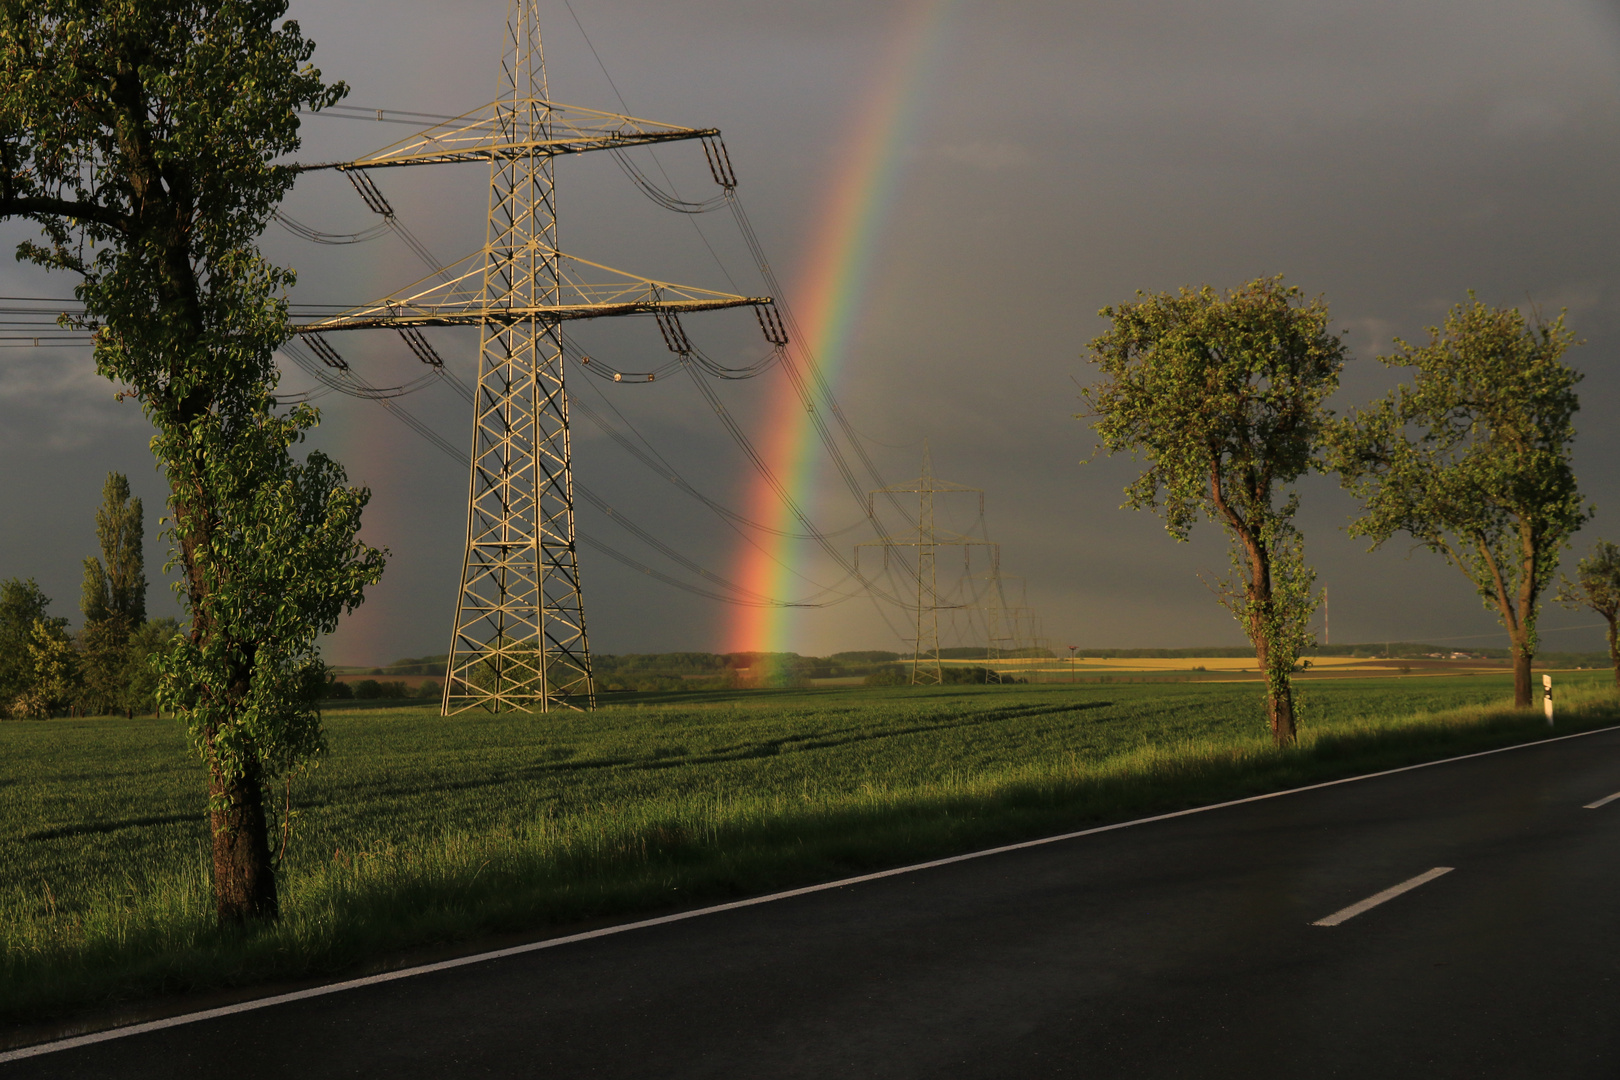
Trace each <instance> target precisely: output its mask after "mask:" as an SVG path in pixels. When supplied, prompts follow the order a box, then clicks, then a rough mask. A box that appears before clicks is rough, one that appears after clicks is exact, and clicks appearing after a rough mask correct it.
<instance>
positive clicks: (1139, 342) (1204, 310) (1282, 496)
mask: <svg viewBox="0 0 1620 1080" xmlns="http://www.w3.org/2000/svg"><path fill="white" fill-rule="evenodd" d="M1101 314H1102V316H1103V317H1104V318H1106V319H1109V320H1111V323H1112V325H1111V327H1110V329H1109V330H1108V332H1107V333H1105V334H1103V335H1101V336H1100V337H1098V338H1097V339H1096V340H1095V341H1093V342H1092V343H1091V349H1092V355H1091V359H1092V362H1093V363H1095V364H1097V365H1098V367H1099V368H1101V369H1102V373H1103V379H1102V381H1101V382H1099V383H1096V384H1094V385H1092V386H1090V387H1088V388H1087V389H1086V390H1085V392H1084V399H1085V401H1086V404H1087V405H1088V406H1089V412H1088V413H1087V414H1083V415H1084V416H1087V417H1088V418H1089V419H1091V421H1092V426H1093V428H1094V429H1095V430H1096V432H1097V434H1098V436H1099V438H1100V439H1101V443H1102V446H1103V448H1105V449H1106V450H1107V451H1108V453H1110V454H1113V453H1118V452H1122V451H1126V450H1129V451H1131V452H1132V453H1133V454H1134V455H1135V456H1136V457H1138V458H1139V459H1142V460H1145V461H1146V462H1147V468H1146V469H1145V470H1144V471H1143V472H1142V473H1141V475H1140V476H1138V477H1137V478H1136V479H1135V480H1134V481H1132V482H1131V483H1130V484H1129V485H1128V486H1127V487H1126V489H1125V496H1126V502H1125V505H1126V506H1128V507H1131V508H1133V509H1138V510H1154V511H1156V512H1158V513H1160V514H1161V515H1162V516H1163V517H1164V520H1165V528H1166V529H1168V530H1169V532H1170V534H1171V535H1172V536H1174V537H1175V538H1176V539H1177V540H1186V539H1187V535H1188V533H1189V531H1190V530H1191V529H1192V527H1193V525H1194V524H1196V523H1197V522H1198V521H1199V520H1201V519H1203V518H1205V517H1207V518H1209V519H1210V520H1212V521H1215V522H1217V523H1218V524H1220V525H1221V527H1222V528H1223V529H1224V530H1225V531H1226V533H1227V536H1228V538H1229V539H1230V541H1231V550H1232V564H1233V573H1232V576H1231V577H1230V578H1228V579H1227V580H1226V581H1225V582H1223V583H1221V584H1219V585H1218V586H1217V587H1216V592H1217V594H1218V595H1220V597H1221V599H1222V602H1223V603H1225V604H1226V606H1227V607H1228V609H1229V610H1231V612H1232V614H1233V615H1234V616H1235V617H1236V618H1237V620H1238V622H1239V623H1240V624H1241V625H1242V626H1243V628H1244V631H1245V632H1246V633H1247V634H1248V636H1249V640H1250V641H1251V642H1252V643H1253V644H1254V647H1255V654H1256V658H1257V659H1258V661H1259V663H1260V665H1261V667H1262V669H1263V670H1264V671H1265V672H1266V674H1267V683H1268V707H1269V712H1270V717H1271V725H1272V733H1273V736H1274V737H1275V738H1276V740H1277V741H1278V742H1279V743H1288V742H1292V741H1293V739H1294V728H1295V721H1294V705H1293V695H1292V682H1291V673H1292V671H1293V669H1294V667H1295V665H1296V663H1297V662H1298V661H1299V657H1300V653H1301V650H1303V649H1304V648H1305V647H1307V646H1308V645H1310V644H1311V643H1312V641H1313V638H1312V637H1311V634H1310V629H1309V623H1310V616H1311V613H1312V611H1313V610H1314V609H1315V606H1316V603H1317V600H1316V597H1315V596H1314V594H1313V592H1312V586H1313V582H1314V580H1315V578H1314V574H1313V573H1312V571H1311V570H1310V568H1309V567H1308V566H1307V565H1306V564H1305V560H1304V547H1303V539H1302V537H1301V536H1300V534H1299V532H1298V530H1297V529H1296V528H1295V527H1294V525H1293V517H1294V514H1295V512H1296V510H1297V508H1298V497H1297V495H1295V494H1292V493H1290V492H1288V491H1287V486H1288V485H1289V484H1292V483H1293V482H1294V481H1295V480H1297V479H1299V477H1301V476H1303V475H1304V474H1305V473H1306V472H1308V471H1310V470H1311V469H1312V468H1314V467H1315V465H1316V460H1317V453H1318V449H1319V446H1320V442H1321V438H1322V435H1323V431H1324V429H1325V425H1326V423H1327V419H1328V415H1329V414H1328V412H1327V410H1326V408H1325V406H1324V404H1323V403H1324V402H1325V400H1326V399H1327V397H1328V396H1329V395H1330V394H1332V393H1333V391H1334V390H1335V389H1336V388H1337V387H1338V381H1339V371H1340V369H1341V368H1342V367H1343V364H1344V347H1343V345H1342V344H1341V342H1340V341H1339V339H1338V338H1337V337H1336V336H1334V335H1333V334H1332V333H1331V332H1330V331H1329V329H1328V322H1329V315H1328V308H1327V304H1326V303H1325V302H1324V301H1322V300H1321V299H1317V300H1313V301H1306V300H1305V299H1304V298H1303V297H1302V296H1301V294H1300V291H1299V289H1297V288H1295V287H1292V286H1288V285H1285V284H1284V283H1283V280H1282V278H1280V277H1278V278H1262V279H1260V280H1257V281H1253V282H1250V283H1249V284H1247V285H1245V286H1243V287H1242V288H1239V289H1236V290H1233V291H1232V292H1229V293H1225V294H1220V293H1217V292H1215V291H1214V290H1213V289H1211V288H1210V287H1208V286H1205V287H1204V288H1202V289H1200V290H1198V291H1196V292H1194V291H1192V290H1189V289H1182V290H1181V291H1180V292H1179V293H1176V294H1171V293H1161V294H1159V295H1156V296H1151V295H1148V294H1145V293H1138V294H1137V300H1136V301H1135V302H1134V303H1128V304H1121V305H1119V306H1118V307H1109V308H1104V309H1103V310H1102V312H1101Z"/></svg>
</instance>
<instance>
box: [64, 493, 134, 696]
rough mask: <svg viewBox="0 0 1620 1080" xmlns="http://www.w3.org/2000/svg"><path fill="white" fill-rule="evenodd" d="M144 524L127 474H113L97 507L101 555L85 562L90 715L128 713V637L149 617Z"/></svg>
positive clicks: (82, 639)
mask: <svg viewBox="0 0 1620 1080" xmlns="http://www.w3.org/2000/svg"><path fill="white" fill-rule="evenodd" d="M144 532H145V523H144V521H143V515H142V513H141V500H140V499H138V498H134V497H132V496H131V495H130V493H129V479H128V478H127V477H125V476H124V474H123V473H116V472H115V473H109V474H108V475H107V483H106V484H105V485H104V486H103V487H102V490H101V508H100V509H99V510H97V511H96V539H97V540H98V541H99V542H100V547H101V556H100V557H99V558H98V557H96V556H94V555H92V556H90V557H89V558H88V559H86V560H84V586H83V591H82V593H81V595H80V599H79V610H80V611H81V612H82V613H83V614H84V628H83V629H82V630H81V631H80V632H79V665H80V675H81V680H82V684H83V693H82V695H81V701H80V704H81V706H82V708H83V711H84V712H85V713H86V714H99V713H106V712H117V711H121V712H124V713H125V714H126V715H133V710H132V709H131V707H130V704H129V702H128V700H127V699H128V697H129V694H128V690H129V659H130V649H129V639H130V635H131V634H132V633H134V631H135V630H136V629H137V628H139V627H140V625H141V624H142V623H144V622H145V621H146V560H145V558H144V556H143V554H142V547H143V538H144V537H143V534H144Z"/></svg>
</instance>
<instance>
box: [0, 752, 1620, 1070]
mask: <svg viewBox="0 0 1620 1080" xmlns="http://www.w3.org/2000/svg"><path fill="white" fill-rule="evenodd" d="M1616 792H1620V732H1604V733H1599V734H1596V735H1591V736H1587V737H1583V738H1577V739H1571V740H1568V741H1561V742H1555V743H1550V744H1543V745H1539V746H1533V747H1528V748H1525V749H1520V750H1515V751H1511V752H1507V753H1500V754H1495V755H1491V756H1487V757H1479V758H1474V759H1471V760H1466V761H1458V762H1453V763H1448V764H1443V765H1439V766H1436V767H1432V768H1424V769H1418V770H1414V771H1409V772H1403V773H1399V774H1396V775H1392V776H1385V777H1380V778H1374V779H1370V780H1365V781H1359V782H1355V783H1349V784H1342V785H1339V786H1335V787H1329V788H1323V789H1319V790H1314V791H1307V792H1302V793H1298V794H1293V795H1288V796H1284V797H1281V798H1275V799H1269V800H1266V801H1261V802H1252V803H1247V804H1244V805H1239V806H1232V807H1226V808H1223V809H1218V810H1213V811H1210V812H1207V813H1201V814H1195V815H1191V816H1186V817H1180V818H1176V819H1173V820H1167V821H1158V822H1153V823H1149V824H1144V825H1139V826H1135V827H1132V828H1127V829H1122V830H1118V831H1113V832H1106V833H1101V834H1097V835H1091V836H1085V837H1081V838H1078V839H1072V840H1065V841H1060V842H1058V843H1054V844H1050V845H1046V846H1041V847H1035V848H1027V849H1024V850H1020V851H1014V852H1009V853H1005V854H999V855H994V856H990V857H987V858H982V859H975V860H971V861H966V862H960V863H955V864H952V865H949V866H943V867H936V868H933V869H928V870H921V871H916V872H908V873H905V874H901V875H897V876H894V877H889V878H885V879H882V880H878V881H871V882H866V883H864V884H859V885H854V886H850V887H845V888H839V889H835V890H830V891H826V892H820V893H814V894H810V895H804V896H797V897H793V898H790V899H785V900H781V901H777V902H773V903H769V904H763V905H759V906H755V907H749V908H744V909H740V910H734V911H727V912H723V913H719V914H714V915H706V916H702V917H699V918H695V919H690V920H687V921H683V922H677V923H671V924H667V925H663V926H656V927H651V928H645V929H638V930H633V931H629V932H626V933H622V934H616V935H612V936H607V937H601V938H597V939H593V940H589V941H583V942H578V943H574V944H569V945H563V946H559V947H556V948H552V949H547V950H545V951H541V952H534V953H529V954H526V955H522V956H515V957H509V958H506V959H501V960H493V961H489V962H485V963H478V964H472V965H469V966H465V967H460V968H456V969H454V970H449V971H440V972H436V973H433V974H429V975H423V976H419V977H414V978H408V979H402V980H398V981H394V982H390V983H385V984H381V985H375V986H368V987H364V988H360V989H354V990H347V991H343V992H341V993H337V994H332V995H329V996H324V997H318V998H312V999H308V1000H303V1001H297V1002H293V1003H290V1004H286V1005H279V1006H275V1007H271V1008H265V1009H260V1010H257V1011H251V1012H245V1013H240V1014H237V1015H232V1016H228V1017H223V1018H219V1019H215V1020H209V1021H204V1022H199V1023H194V1024H188V1025H185V1026H180V1027H174V1028H169V1029H166V1030H162V1031H157V1032H152V1033H149V1034H144V1035H137V1036H130V1037H127V1038H120V1039H115V1040H111V1041H107V1042H101V1043H97V1044H95V1045H90V1046H84V1047H80V1048H77V1049H73V1050H66V1051H61V1052H57V1053H52V1054H47V1055H43V1056H39V1057H34V1058H30V1059H27V1060H22V1061H16V1062H13V1063H10V1064H9V1065H5V1066H0V1076H4V1077H6V1078H7V1080H9V1078H11V1077H19V1078H20V1077H35V1076H40V1077H43V1076H51V1077H97V1078H104V1077H162V1078H165V1080H171V1078H179V1077H208V1078H210V1080H214V1078H219V1077H229V1078H233V1080H235V1078H254V1077H298V1078H301V1080H306V1078H307V1080H313V1078H320V1077H337V1076H387V1077H478V1076H500V1077H517V1076H524V1077H527V1076H543V1077H548V1078H568V1077H576V1076H577V1077H598V1076H600V1077H637V1078H640V1077H725V1078H742V1077H748V1078H752V1077H816V1078H827V1077H884V1078H891V1077H894V1078H900V1077H951V1078H971V1077H1044V1076H1078V1077H1132V1078H1137V1077H1196V1078H1204V1077H1224V1076H1234V1077H1236V1076H1241V1077H1244V1078H1246V1080H1253V1078H1256V1077H1310V1078H1313V1080H1314V1078H1318V1077H1338V1076H1345V1077H1407V1076H1411V1077H1425V1078H1430V1077H1468V1078H1471V1080H1472V1078H1482V1077H1516V1078H1517V1077H1560V1078H1563V1077H1571V1078H1574V1077H1605V1078H1613V1077H1620V857H1617V856H1620V800H1616V801H1614V802H1612V803H1610V804H1608V805H1606V806H1603V807H1600V808H1598V809H1586V808H1585V806H1586V804H1588V803H1591V802H1594V801H1596V800H1598V799H1600V798H1602V797H1604V796H1607V795H1610V794H1614V793H1616ZM1437 867H1451V868H1453V869H1452V870H1451V871H1450V872H1447V873H1444V874H1441V875H1439V876H1436V877H1434V878H1433V880H1430V881H1428V882H1426V883H1424V884H1421V885H1419V886H1417V887H1415V888H1413V889H1411V890H1410V891H1408V892H1405V893H1403V894H1401V895H1399V896H1396V897H1394V898H1393V899H1390V900H1389V901H1387V902H1386V903H1382V904H1379V905H1377V906H1375V907H1372V908H1370V909H1369V910H1366V911H1364V912H1362V913H1361V914H1358V915H1355V916H1354V917H1352V918H1349V919H1347V920H1345V921H1343V922H1341V923H1339V924H1338V925H1335V926H1317V925H1312V924H1313V923H1315V922H1316V921H1318V920H1321V919H1323V918H1325V917H1327V916H1329V915H1331V914H1333V913H1334V912H1337V911H1340V910H1341V909H1343V908H1345V907H1347V906H1349V905H1352V904H1355V903H1356V902H1358V901H1362V900H1364V899H1367V898H1368V897H1371V896H1373V895H1374V894H1376V893H1379V892H1380V891H1382V890H1384V889H1386V888H1389V887H1390V886H1394V885H1396V884H1398V883H1401V882H1404V881H1407V880H1409V879H1411V878H1412V877H1414V876H1415V875H1420V874H1423V873H1424V872H1426V871H1430V870H1432V869H1434V868H1437Z"/></svg>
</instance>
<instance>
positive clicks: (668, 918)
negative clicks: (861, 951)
mask: <svg viewBox="0 0 1620 1080" xmlns="http://www.w3.org/2000/svg"><path fill="white" fill-rule="evenodd" d="M1614 730H1615V727H1614V726H1611V727H1602V728H1593V729H1592V730H1591V731H1577V732H1574V733H1573V734H1570V735H1554V736H1553V737H1552V738H1550V739H1537V740H1535V741H1534V742H1527V743H1514V744H1513V745H1512V746H1498V747H1497V748H1496V749H1494V750H1476V751H1474V752H1473V753H1471V754H1458V755H1457V756H1456V757H1449V758H1441V759H1440V760H1439V761H1423V762H1419V763H1418V764H1416V765H1402V766H1399V767H1398V768H1394V769H1382V770H1380V771H1378V772H1373V773H1362V774H1361V775H1360V776H1344V777H1340V778H1339V779H1337V780H1324V781H1322V782H1321V783H1317V784H1306V785H1304V786H1303V787H1297V788H1288V789H1286V790H1283V791H1268V792H1266V793H1265V794H1263V795H1250V796H1248V797H1246V798H1242V799H1228V800H1227V801H1226V802H1218V803H1210V804H1208V805H1206V806H1194V807H1190V808H1189V809H1186V810H1174V811H1172V812H1170V813H1168V814H1154V815H1153V816H1152V817H1144V818H1136V819H1134V820H1131V821H1118V822H1115V823H1114V824H1112V825H1098V826H1096V827H1094V828H1090V829H1079V830H1077V831H1075V832H1067V833H1060V834H1058V835H1057V836H1043V837H1041V838H1040V839H1039V840H1025V841H1024V842H1022V843H1019V844H1004V845H1002V846H1001V847H993V848H986V849H984V850H983V851H974V852H969V853H968V854H966V855H952V856H951V857H949V858H946V859H932V860H930V861H928V862H923V863H915V864H913V865H911V866H898V867H895V868H894V869H892V870H879V871H878V872H876V873H873V874H862V875H860V876H859V877H851V878H844V879H842V880H840V881H827V882H823V883H822V884H820V885H808V886H806V887H804V888H801V889H789V890H787V891H786V892H779V893H771V894H770V895H769V896H752V897H749V898H748V899H746V900H733V901H732V902H731V903H729V904H715V905H713V906H711V907H705V908H697V909H695V910H692V911H681V912H677V913H675V914H673V915H660V916H658V917H657V918H653V919H641V920H639V921H637V922H629V923H620V924H619V925H617V926H607V927H603V928H602V929H600V930H589V931H586V932H585V933H581V934H568V935H566V936H564V937H555V938H547V939H545V940H544V941H532V942H530V943H528V944H527V945H516V946H513V947H512V948H509V949H496V950H495V951H493V952H486V953H476V954H474V955H472V956H459V957H457V958H456V959H454V960H441V961H440V962H438V963H436V964H423V965H421V966H420V967H411V968H402V969H400V970H398V971H388V972H383V973H382V974H380V975H368V976H366V977H364V978H360V979H347V980H345V981H343V982H337V983H328V984H326V985H325V986H313V987H310V988H309V989H308V990H298V991H295V992H293V993H290V994H276V995H275V996H273V997H264V998H257V999H255V1000H253V1001H243V1002H238V1003H237V1004H235V1005H226V1006H224V1007H222V1008H218V1009H204V1010H202V1011H201V1012H194V1013H185V1014H183V1015H180V1016H170V1017H165V1018H164V1019H162V1020H149V1021H147V1022H146V1023H141V1024H130V1025H129V1026H127V1027H119V1028H111V1029H109V1030H106V1031H96V1032H91V1033H90V1034H88V1035H75V1036H73V1037H71V1038H67V1039H58V1040H57V1041H55V1042H46V1043H35V1044H34V1045H33V1046H22V1047H18V1048H17V1049H15V1050H7V1051H5V1052H3V1053H0V1065H3V1064H5V1063H6V1062H8V1061H20V1060H22V1059H24V1058H31V1057H38V1056H39V1055H41V1054H54V1053H56V1052H58V1051H61V1050H73V1049H76V1048H77V1047H80V1046H90V1045H92V1044H94V1043H100V1042H107V1041H108V1040H110V1039H123V1038H128V1037H129V1036H131V1035H144V1034H146V1033H147V1032H151V1031H162V1030H164V1029H166V1028H173V1027H179V1026H181V1025H182V1024H195V1023H197V1022H199V1021H202V1020H214V1019H217V1018H219V1017H223V1016H233V1015H236V1014H237V1013H245V1012H253V1011H255V1010H258V1009H268V1008H272V1007H274V1006H276V1005H285V1004H287V1003H289V1002H293V1001H304V1000H306V999H308V998H315V997H324V996H326V995H327V994H341V993H343V992H345V991H348V990H357V989H359V988H361V987H366V986H377V985H379V984H381V983H389V982H394V981H395V980H397V979H409V978H413V977H415V976H418V975H429V974H432V973H434V972H438V971H449V970H451V969H453V968H459V967H466V966H467V965H469V964H482V963H485V962H487V961H490V960H500V959H504V958H505V957H508V956H521V955H523V954H524V953H532V952H538V951H540V950H542V949H555V948H557V947H558V946H560V945H572V944H574V943H575V942H579V941H590V940H592V939H593V938H602V937H608V936H610V935H613V934H623V933H628V932H630V931H634V930H644V929H647V928H648V927H653V926H665V925H667V924H669V923H676V922H683V921H685V920H687V919H697V918H701V917H703V916H705V915H715V914H718V913H720V912H723V911H736V910H738V909H739V908H749V907H754V906H755V905H758V904H771V903H775V902H776V901H778V900H786V899H789V898H790V897H795V896H808V895H810V894H812V893H818V892H827V891H829V890H832V889H844V888H848V887H849V886H851V885H860V884H863V883H865V882H868V881H879V880H881V879H883V878H889V877H897V876H899V875H901V874H912V873H916V872H917V871H920V870H932V869H934V868H935V867H939V866H950V865H952V864H953V863H961V862H969V861H971V860H973V859H983V858H986V857H987V856H993V855H1003V854H1006V853H1007V852H1010V851H1024V850H1026V849H1028V848H1035V847H1043V846H1045V845H1047V844H1057V843H1061V842H1063V841H1065V840H1077V839H1079V838H1080V837H1082V836H1095V835H1097V834H1098V833H1108V832H1115V831H1116V830H1119V829H1130V828H1134V827H1136V826H1138V825H1151V824H1153V823H1154V822H1159V821H1172V820H1174V819H1176V818H1184V817H1190V816H1192V815H1193V814H1207V813H1209V812H1210V811H1211V810H1224V809H1226V808H1227V807H1229V806H1246V805H1248V804H1250V803H1257V802H1265V801H1267V800H1269V799H1281V798H1285V797H1287V796H1289V795H1301V794H1304V793H1305V792H1307V791H1321V790H1323V789H1324V788H1333V787H1339V786H1340V785H1342V784H1356V783H1360V782H1361V781H1363V780H1376V779H1379V778H1380V777H1385V776H1396V775H1398V774H1400V773H1407V772H1416V771H1417V770H1419V769H1432V768H1434V767H1435V766H1437V765H1450V764H1452V763H1454V762H1458V761H1472V760H1473V759H1474V758H1482V757H1495V756H1496V755H1497V754H1510V753H1513V752H1515V751H1518V750H1528V749H1530V748H1531V747H1534V746H1546V745H1548V744H1549V743H1557V742H1565V741H1567V740H1569V739H1584V738H1586V737H1587V736H1588V735H1601V734H1603V733H1604V732H1610V731H1614ZM1441 872H1442V873H1444V871H1441ZM1430 873H1433V871H1430ZM1420 884H1421V883H1420ZM1345 918H1349V916H1348V915H1346V916H1345Z"/></svg>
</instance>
